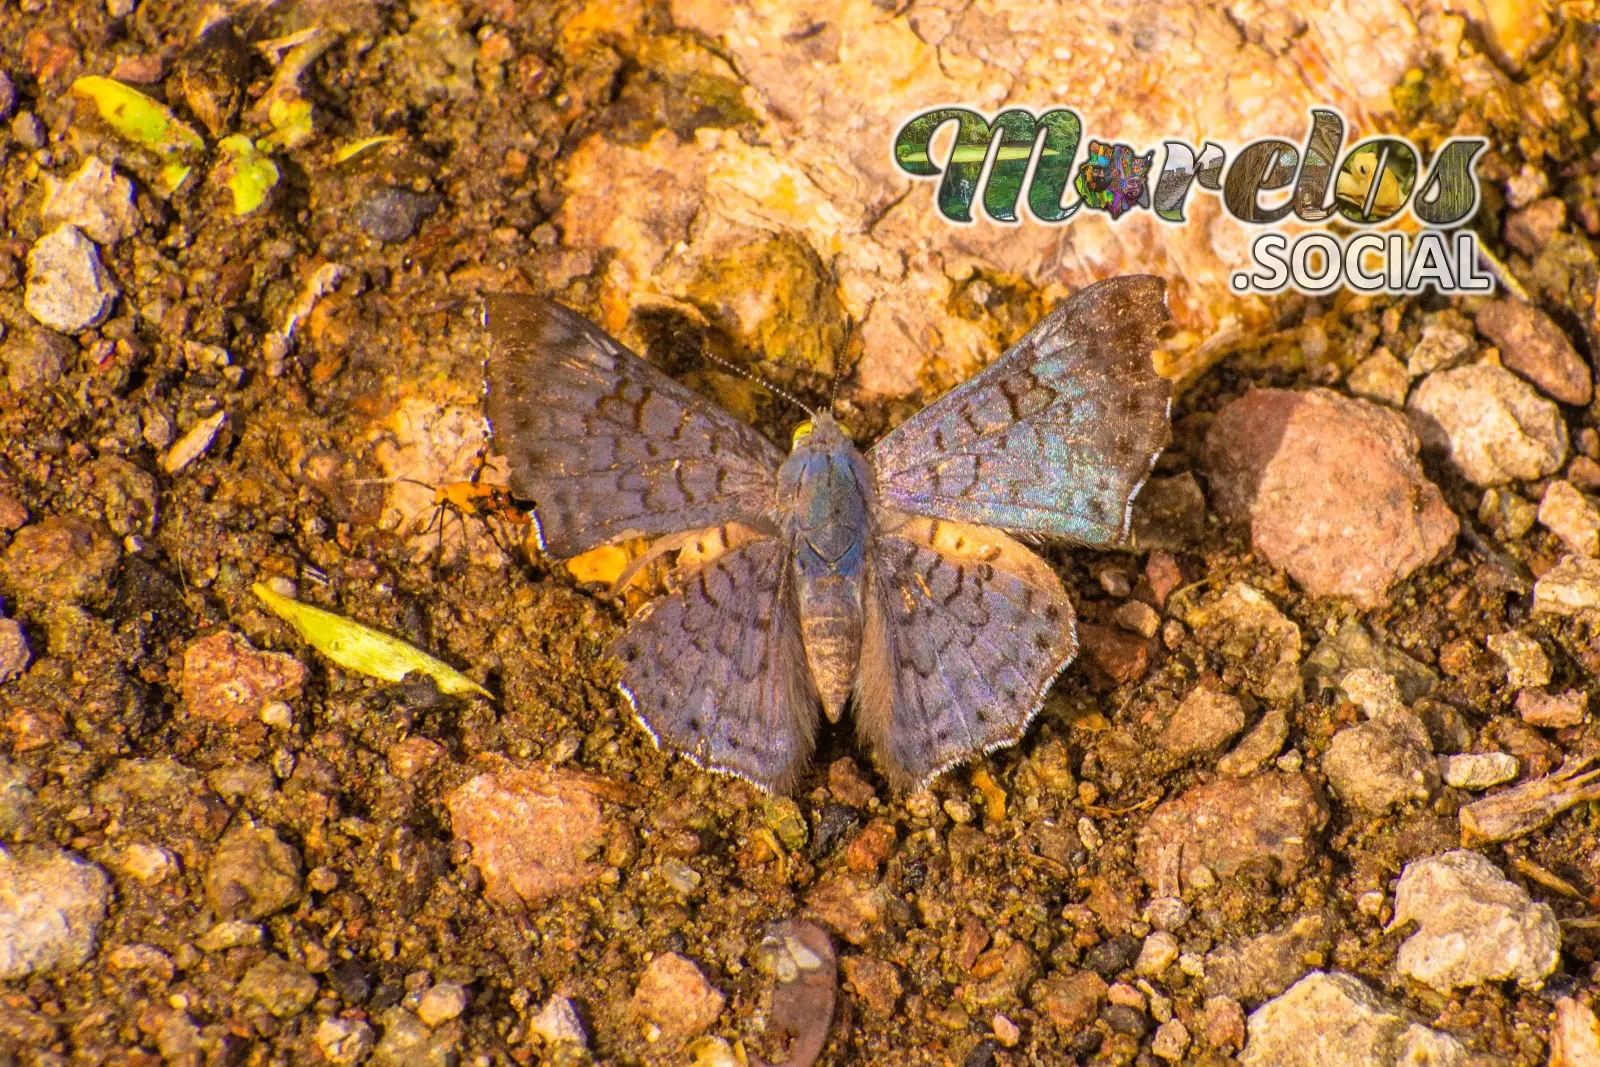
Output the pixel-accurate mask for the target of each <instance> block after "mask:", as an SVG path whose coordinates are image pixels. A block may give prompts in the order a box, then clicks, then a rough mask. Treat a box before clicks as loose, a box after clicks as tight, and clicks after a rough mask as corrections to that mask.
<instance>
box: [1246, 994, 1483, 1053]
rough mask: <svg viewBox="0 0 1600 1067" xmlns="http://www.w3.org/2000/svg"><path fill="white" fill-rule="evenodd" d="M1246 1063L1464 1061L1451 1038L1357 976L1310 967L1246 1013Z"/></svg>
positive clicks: (1460, 1047)
mask: <svg viewBox="0 0 1600 1067" xmlns="http://www.w3.org/2000/svg"><path fill="white" fill-rule="evenodd" d="M1249 1028H1250V1029H1249V1040H1248V1042H1247V1043H1246V1044H1245V1048H1244V1051H1243V1052H1241V1053H1240V1054H1239V1062H1240V1063H1242V1064H1245V1065H1246V1067H1331V1065H1333V1064H1339V1065H1340V1067H1393V1065H1394V1064H1397V1063H1427V1064H1429V1065H1430V1067H1465V1065H1466V1062H1467V1051H1466V1049H1465V1048H1464V1047H1463V1046H1462V1045H1461V1043H1460V1042H1459V1041H1457V1040H1456V1039H1455V1038H1453V1037H1451V1036H1449V1035H1448V1034H1444V1033H1440V1032H1439V1031H1437V1030H1430V1029H1429V1028H1428V1027H1426V1026H1424V1025H1422V1024H1421V1023H1420V1022H1415V1021H1412V1020H1411V1019H1408V1018H1407V1017H1406V1015H1405V1013H1404V1012H1402V1011H1401V1010H1399V1009H1397V1008H1396V1007H1395V1006H1394V1005H1393V1004H1391V1003H1389V1002H1388V1001H1386V1000H1384V999H1383V998H1382V997H1380V996H1378V995H1377V994H1376V993H1374V992H1373V991H1372V990H1371V989H1370V988H1368V987H1367V986H1366V985H1365V984H1364V983H1362V982H1361V980H1360V979H1358V978H1356V977H1354V976H1352V975H1348V974H1338V973H1322V972H1318V973H1314V974H1310V975H1307V976H1306V977H1305V978H1302V979H1301V980H1300V981H1299V982H1298V983H1296V984H1295V986H1294V987H1293V988H1292V989H1290V990H1289V991H1288V992H1286V993H1284V994H1283V995H1282V996H1280V997H1278V998H1277V999H1275V1000H1271V1001H1268V1002H1267V1003H1266V1004H1263V1005H1262V1006H1261V1007H1259V1008H1257V1009H1256V1010H1255V1011H1254V1012H1252V1013H1251V1014H1250V1020H1249Z"/></svg>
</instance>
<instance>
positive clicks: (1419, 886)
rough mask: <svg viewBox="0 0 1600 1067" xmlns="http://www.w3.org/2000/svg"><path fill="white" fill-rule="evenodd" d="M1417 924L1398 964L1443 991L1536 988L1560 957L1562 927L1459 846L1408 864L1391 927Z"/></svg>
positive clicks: (1397, 892) (1546, 907)
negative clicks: (1488, 985) (1504, 983)
mask: <svg viewBox="0 0 1600 1067" xmlns="http://www.w3.org/2000/svg"><path fill="white" fill-rule="evenodd" d="M1408 922H1415V923H1417V932H1416V933H1414V934H1412V935H1411V936H1410V937H1409V938H1407V939H1406V941H1405V943H1404V944H1402V945H1401V946H1400V952H1399V955H1398V956H1397V957H1396V959H1395V969H1396V970H1398V971H1399V972H1400V973H1401V974H1404V975H1406V976H1408V977H1411V978H1415V979H1416V980H1417V981H1419V982H1422V983H1423V984H1425V985H1428V986H1431V987H1433V988H1434V989H1436V990H1438V991H1439V992H1441V993H1448V992H1450V991H1451V990H1452V989H1456V988H1458V987H1460V986H1476V985H1482V984H1483V983H1484V982H1497V981H1501V980H1504V979H1515V980H1516V982H1517V984H1518V985H1520V986H1522V987H1523V988H1525V989H1537V988H1539V987H1540V986H1542V985H1543V984H1544V980H1545V978H1546V977H1548V976H1549V974H1550V972H1552V971H1554V970H1555V968H1556V964H1557V963H1558V962H1560V957H1561V928H1560V926H1558V925H1557V923H1556V917H1555V913H1554V912H1553V911H1551V910H1550V906H1549V905H1548V904H1543V903H1534V902H1533V900H1532V899H1530V898H1529V896H1528V894H1527V892H1526V891H1525V890H1524V889H1523V888H1522V887H1521V886H1518V885H1516V884H1515V883H1513V882H1510V881H1508V880H1507V879H1506V877H1505V875H1503V874H1501V873H1500V868H1498V867H1496V866H1495V865H1494V864H1493V863H1491V862H1490V861H1489V860H1488V859H1486V858H1484V857H1483V856H1481V855H1479V854H1478V853H1476V852H1469V851H1467V850H1465V849H1460V850H1457V851H1455V852H1447V853H1445V854H1444V855H1442V856H1430V857H1428V858H1427V859H1421V860H1417V861H1415V862H1414V863H1410V864H1408V865H1407V866H1406V869H1405V870H1404V871H1403V872H1402V873H1401V875H1400V885H1399V887H1398V888H1397V889H1396V890H1395V895H1394V920H1393V922H1392V923H1391V924H1390V929H1395V928H1397V927H1400V926H1403V925H1405V924H1406V923H1408Z"/></svg>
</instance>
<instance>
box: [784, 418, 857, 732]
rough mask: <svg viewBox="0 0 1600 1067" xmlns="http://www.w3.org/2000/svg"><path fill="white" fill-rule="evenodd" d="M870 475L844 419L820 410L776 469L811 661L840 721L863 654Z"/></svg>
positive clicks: (828, 706)
mask: <svg viewBox="0 0 1600 1067" xmlns="http://www.w3.org/2000/svg"><path fill="white" fill-rule="evenodd" d="M872 506H873V501H872V475H871V471H870V469H869V468H868V466H867V462H866V459H865V458H864V457H863V456H862V455H861V453H860V451H859V450H857V448H856V446H855V444H854V443H853V442H852V441H851V440H850V438H849V437H847V436H846V435H845V433H844V431H843V430H842V429H841V428H840V427H839V424H838V423H837V422H835V421H834V420H833V419H832V418H830V417H829V416H827V415H818V416H817V417H816V419H815V421H814V422H813V423H811V424H810V427H809V430H808V431H805V432H802V433H798V434H796V437H795V446H794V451H793V452H791V453H790V454H789V458H788V460H787V461H785V463H784V465H783V467H782V469H781V470H780V471H779V472H778V507H779V512H780V515H779V519H780V523H781V525H782V527H783V530H784V534H785V536H786V537H787V538H789V540H790V544H791V546H792V550H793V554H794V575H795V585H796V589H797V592H798V599H799V606H800V624H801V633H802V635H803V638H804V641H805V647H806V658H807V660H808V661H809V662H810V665H811V673H812V677H813V678H814V680H815V681H816V683H817V689H818V692H819V694H820V695H821V697H822V703H823V708H824V710H825V711H826V712H827V713H828V717H829V718H830V719H832V720H834V721H838V718H839V714H840V712H841V711H842V710H843V709H844V703H845V700H846V698H847V697H848V696H849V695H850V690H851V688H852V687H853V686H854V685H855V680H856V672H857V667H858V665H859V664H860V659H861V628H862V616H863V606H864V603H865V599H864V598H865V593H866V590H865V584H866V559H867V552H868V549H869V546H870V541H871V537H872Z"/></svg>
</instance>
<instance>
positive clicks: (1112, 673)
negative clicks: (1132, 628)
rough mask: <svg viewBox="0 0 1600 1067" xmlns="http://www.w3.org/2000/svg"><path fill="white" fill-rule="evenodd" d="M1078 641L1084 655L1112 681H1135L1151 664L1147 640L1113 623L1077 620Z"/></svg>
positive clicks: (1120, 682) (1119, 683) (1123, 682)
mask: <svg viewBox="0 0 1600 1067" xmlns="http://www.w3.org/2000/svg"><path fill="white" fill-rule="evenodd" d="M1078 644H1079V645H1080V646H1081V647H1082V649H1083V652H1084V656H1085V658H1086V659H1087V660H1088V661H1089V662H1090V663H1091V664H1093V665H1094V666H1095V667H1097V668H1098V669H1099V670H1100V672H1101V673H1103V674H1104V675H1105V677H1106V678H1108V679H1110V680H1111V682H1112V684H1114V685H1125V684H1127V683H1128V682H1132V681H1136V680H1137V679H1139V678H1141V677H1143V676H1144V672H1145V669H1146V668H1147V667H1148V666H1149V665H1150V644H1149V642H1148V641H1146V640H1145V639H1144V638H1142V637H1138V636H1136V635H1134V634H1130V633H1127V632H1126V631H1124V630H1121V629H1117V628H1115V627H1111V626H1100V625H1097V624H1095V623H1090V622H1080V623H1079V624H1078Z"/></svg>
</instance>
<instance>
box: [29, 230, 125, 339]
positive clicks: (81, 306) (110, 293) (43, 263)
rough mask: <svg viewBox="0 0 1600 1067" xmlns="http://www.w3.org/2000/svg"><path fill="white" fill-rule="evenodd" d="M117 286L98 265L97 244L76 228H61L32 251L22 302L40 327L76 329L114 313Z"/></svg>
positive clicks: (83, 327)
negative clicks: (25, 290) (26, 286)
mask: <svg viewBox="0 0 1600 1067" xmlns="http://www.w3.org/2000/svg"><path fill="white" fill-rule="evenodd" d="M117 293H118V289H117V287H116V285H115V284H114V283H113V282H112V281H111V276H110V275H108V274H107V273H106V269H105V267H103V266H101V265H100V252H99V250H98V249H96V248H95V246H94V242H93V241H91V240H89V239H88V238H87V237H85V236H84V235H83V231H82V230H79V229H78V228H77V227H76V226H58V227H56V228H55V229H53V230H51V231H50V232H49V233H47V234H45V235H44V236H43V237H41V238H39V240H37V241H35V242H34V245H33V248H31V249H30V250H29V251H28V289H27V292H26V293H25V294H24V295H23V298H22V304H23V306H24V307H25V308H27V309H28V314H30V315H32V316H33V317H34V320H35V321H36V322H38V323H39V324H40V325H41V326H46V327H48V328H50V329H52V330H55V331H56V332H57V333H78V332H79V331H81V330H87V329H88V328H89V327H91V326H98V325H99V324H100V323H102V322H104V321H105V318H106V316H107V315H109V314H111V305H112V304H114V303H115V302H116V299H117Z"/></svg>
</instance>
